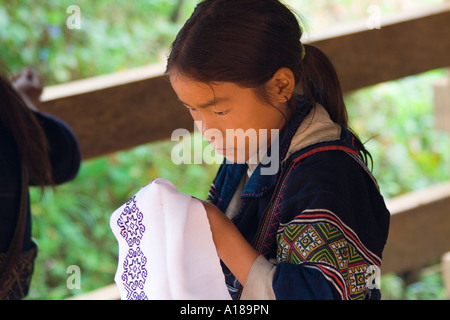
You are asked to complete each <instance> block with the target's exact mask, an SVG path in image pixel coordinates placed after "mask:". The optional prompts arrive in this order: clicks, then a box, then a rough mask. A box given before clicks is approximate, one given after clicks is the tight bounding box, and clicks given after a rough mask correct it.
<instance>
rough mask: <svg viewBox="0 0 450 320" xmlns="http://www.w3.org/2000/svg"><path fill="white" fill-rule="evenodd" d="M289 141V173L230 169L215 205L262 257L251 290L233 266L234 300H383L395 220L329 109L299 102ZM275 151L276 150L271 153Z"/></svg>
mask: <svg viewBox="0 0 450 320" xmlns="http://www.w3.org/2000/svg"><path fill="white" fill-rule="evenodd" d="M296 100H297V109H296V112H295V114H294V115H293V116H292V118H291V119H290V120H289V121H288V123H287V124H286V126H285V127H284V128H283V130H282V131H281V132H280V136H279V147H280V149H279V161H280V164H281V165H280V169H279V170H278V172H277V173H276V174H274V175H262V174H261V169H262V168H263V167H264V166H265V165H267V164H264V163H260V164H259V165H257V166H251V165H247V164H233V163H227V162H224V163H223V164H222V165H221V167H220V168H219V171H218V173H217V176H216V178H215V179H214V181H213V183H212V186H211V189H210V193H209V196H208V199H209V201H211V202H212V203H213V204H215V205H216V206H217V207H218V208H219V209H220V210H222V211H223V212H225V214H227V216H229V217H230V218H231V219H232V221H233V222H234V224H235V225H236V227H237V228H238V229H239V230H240V232H241V233H242V234H243V235H244V237H245V238H246V239H247V241H249V242H250V243H252V244H253V246H254V247H255V249H257V250H258V252H259V253H260V256H259V258H258V259H256V261H255V263H254V264H253V266H252V268H251V270H250V272H249V275H248V277H247V281H246V284H245V287H244V288H242V286H241V285H240V284H239V282H238V281H237V280H236V278H235V277H234V276H233V274H232V273H231V272H230V271H229V270H228V269H227V268H226V266H225V265H223V270H224V273H225V276H226V281H227V285H228V288H229V291H230V294H231V295H232V297H233V298H242V299H376V298H379V290H378V289H377V286H373V285H368V284H369V282H368V280H369V278H370V277H369V271H370V270H379V267H380V265H381V255H382V251H383V248H384V245H385V242H386V239H387V234H388V228H389V217H390V214H389V212H388V210H387V209H386V206H385V203H384V200H383V197H382V196H381V194H380V192H379V189H378V185H377V183H376V181H375V179H374V178H373V177H372V175H371V174H370V172H369V170H368V169H367V167H366V165H365V164H364V163H363V161H362V160H361V158H360V156H359V150H357V149H356V147H355V146H354V140H355V137H354V136H353V134H352V133H351V132H350V131H349V130H348V129H347V128H345V127H343V126H340V125H338V124H336V123H333V122H332V121H331V120H330V118H329V116H328V113H327V112H326V111H325V109H324V108H323V107H322V106H320V105H315V106H312V105H311V104H310V103H308V102H307V101H306V99H305V98H304V97H302V96H300V97H296ZM269 152H270V150H269Z"/></svg>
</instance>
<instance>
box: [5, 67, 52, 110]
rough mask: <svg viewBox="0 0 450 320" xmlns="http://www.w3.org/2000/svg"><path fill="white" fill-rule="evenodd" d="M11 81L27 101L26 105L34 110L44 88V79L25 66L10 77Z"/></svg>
mask: <svg viewBox="0 0 450 320" xmlns="http://www.w3.org/2000/svg"><path fill="white" fill-rule="evenodd" d="M11 83H12V84H13V86H14V88H15V89H16V90H17V92H19V94H20V95H21V96H22V98H23V99H24V100H25V102H26V103H27V105H28V107H29V108H30V109H32V110H34V111H37V110H36V106H37V105H39V103H40V97H41V94H42V91H43V90H44V80H43V79H42V77H41V76H40V75H39V74H38V73H37V72H36V71H34V70H32V69H30V68H25V69H24V70H23V71H22V72H21V73H19V74H17V75H15V76H13V77H12V78H11Z"/></svg>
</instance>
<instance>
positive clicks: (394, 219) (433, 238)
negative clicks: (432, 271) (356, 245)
mask: <svg viewBox="0 0 450 320" xmlns="http://www.w3.org/2000/svg"><path fill="white" fill-rule="evenodd" d="M387 206H388V208H389V210H390V212H391V224H390V228H389V237H388V240H387V244H386V247H385V250H384V252H383V263H382V266H381V271H382V273H388V272H396V273H397V272H405V271H410V270H414V269H419V268H422V267H424V266H426V265H427V264H428V263H430V262H432V261H438V260H439V259H440V258H441V256H442V255H443V254H444V253H446V252H448V251H449V250H450V183H445V184H441V185H437V186H434V187H431V188H429V189H426V190H423V191H417V192H412V193H408V194H406V195H404V196H399V197H396V198H393V199H391V200H389V201H388V202H387Z"/></svg>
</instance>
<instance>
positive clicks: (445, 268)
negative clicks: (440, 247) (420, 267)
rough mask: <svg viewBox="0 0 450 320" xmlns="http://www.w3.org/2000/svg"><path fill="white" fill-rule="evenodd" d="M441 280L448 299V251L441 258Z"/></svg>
mask: <svg viewBox="0 0 450 320" xmlns="http://www.w3.org/2000/svg"><path fill="white" fill-rule="evenodd" d="M441 266H442V278H443V280H444V287H445V290H446V291H447V298H448V299H450V251H449V252H447V253H446V254H444V255H443V256H442V264H441Z"/></svg>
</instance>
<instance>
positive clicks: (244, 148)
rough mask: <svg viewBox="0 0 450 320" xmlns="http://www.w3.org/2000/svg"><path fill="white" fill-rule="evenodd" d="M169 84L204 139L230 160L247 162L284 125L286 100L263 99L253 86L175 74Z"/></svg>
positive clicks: (267, 144)
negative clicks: (202, 80)
mask: <svg viewBox="0 0 450 320" xmlns="http://www.w3.org/2000/svg"><path fill="white" fill-rule="evenodd" d="M170 83H171V85H172V87H173V89H174V91H175V92H176V94H177V96H178V99H179V100H180V101H181V103H183V105H184V106H185V107H186V108H188V109H189V112H190V113H191V116H192V118H193V119H194V121H195V122H196V125H197V128H198V129H199V131H200V132H201V133H202V135H203V136H204V138H205V139H206V140H207V141H208V142H209V143H210V144H211V145H212V147H213V148H214V149H215V150H216V151H217V152H218V153H220V154H222V155H224V156H225V157H226V158H227V159H228V160H229V161H232V162H243V161H247V160H249V159H250V157H252V156H253V155H255V154H256V152H257V151H258V149H259V146H260V145H261V144H262V145H263V146H266V147H267V148H268V147H269V146H270V141H271V129H279V130H281V129H282V128H283V126H284V124H285V118H284V117H283V115H282V113H281V112H280V111H282V112H285V110H284V108H285V109H286V110H287V104H286V103H279V104H278V105H275V106H276V107H277V108H279V109H280V110H277V108H275V107H274V105H270V104H268V103H265V102H263V101H262V99H261V98H259V97H258V96H257V95H256V93H255V90H254V89H252V88H242V87H240V86H238V85H236V84H234V83H231V82H219V83H214V84H207V83H203V82H198V81H196V80H192V79H190V78H187V77H184V76H182V75H179V74H177V73H176V72H175V73H171V74H170ZM261 156H264V154H263V155H261Z"/></svg>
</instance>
